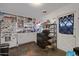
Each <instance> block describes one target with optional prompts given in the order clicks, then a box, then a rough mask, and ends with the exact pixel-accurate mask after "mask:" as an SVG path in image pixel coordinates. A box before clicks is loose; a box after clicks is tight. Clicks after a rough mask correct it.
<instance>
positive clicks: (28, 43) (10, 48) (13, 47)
mask: <svg viewBox="0 0 79 59" xmlns="http://www.w3.org/2000/svg"><path fill="white" fill-rule="evenodd" d="M31 43H35V41H31V42H27V43H23V44H19V45H18V46H23V45H27V44H31ZM18 46H14V47H11V48H10V49H14V48H18Z"/></svg>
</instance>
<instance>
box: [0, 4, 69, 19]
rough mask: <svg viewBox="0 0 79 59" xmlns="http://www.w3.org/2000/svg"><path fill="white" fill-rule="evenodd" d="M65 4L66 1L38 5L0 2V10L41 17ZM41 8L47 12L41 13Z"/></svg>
mask: <svg viewBox="0 0 79 59" xmlns="http://www.w3.org/2000/svg"><path fill="white" fill-rule="evenodd" d="M66 5H68V3H42V5H40V6H35V5H33V4H32V3H0V11H2V12H7V13H11V14H15V15H21V16H27V17H33V18H37V19H41V17H43V16H44V15H47V14H48V13H51V12H53V11H55V10H57V9H59V8H61V7H64V6H66ZM43 10H46V11H47V13H45V14H43V13H42V11H43Z"/></svg>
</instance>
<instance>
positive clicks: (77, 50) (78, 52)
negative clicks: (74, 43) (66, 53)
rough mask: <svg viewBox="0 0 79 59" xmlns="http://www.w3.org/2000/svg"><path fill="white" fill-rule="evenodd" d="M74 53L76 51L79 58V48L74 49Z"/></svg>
mask: <svg viewBox="0 0 79 59" xmlns="http://www.w3.org/2000/svg"><path fill="white" fill-rule="evenodd" d="M73 51H75V53H76V55H77V56H79V47H75V48H73Z"/></svg>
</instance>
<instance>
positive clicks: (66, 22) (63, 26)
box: [59, 14, 74, 34]
mask: <svg viewBox="0 0 79 59" xmlns="http://www.w3.org/2000/svg"><path fill="white" fill-rule="evenodd" d="M73 27H74V14H70V15H67V16H63V17H60V18H59V33H62V34H73Z"/></svg>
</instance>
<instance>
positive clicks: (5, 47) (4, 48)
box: [0, 43, 9, 56]
mask: <svg viewBox="0 0 79 59" xmlns="http://www.w3.org/2000/svg"><path fill="white" fill-rule="evenodd" d="M8 55H9V44H8V43H5V44H0V56H8Z"/></svg>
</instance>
